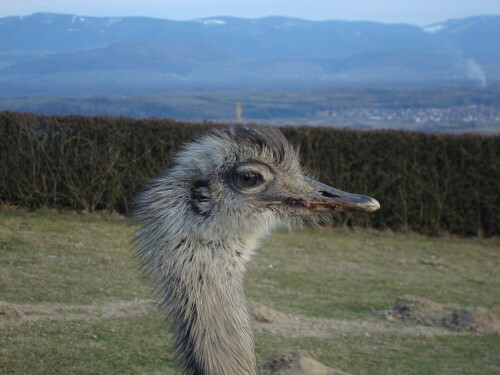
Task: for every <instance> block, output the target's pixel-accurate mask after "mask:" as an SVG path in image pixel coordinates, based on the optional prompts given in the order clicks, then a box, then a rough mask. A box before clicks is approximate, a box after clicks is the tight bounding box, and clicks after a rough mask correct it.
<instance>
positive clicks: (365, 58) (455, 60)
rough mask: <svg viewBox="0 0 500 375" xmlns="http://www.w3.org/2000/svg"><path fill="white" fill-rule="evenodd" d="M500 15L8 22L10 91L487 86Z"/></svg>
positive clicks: (5, 48)
mask: <svg viewBox="0 0 500 375" xmlns="http://www.w3.org/2000/svg"><path fill="white" fill-rule="evenodd" d="M499 37H500V16H478V17H470V18H464V19H453V20H449V21H446V22H442V23H439V24H433V25H429V26H426V27H418V26H413V25H407V24H383V23H375V22H348V21H307V20H302V19H295V18H286V17H266V18H260V19H243V18H234V17H212V18H205V19H197V20H192V21H171V20H165V19H154V18H143V17H123V18H96V17H83V16H76V15H62V14H49V13H36V14H33V15H31V16H25V17H17V16H16V17H14V16H13V17H6V18H1V19H0V96H2V97H13V96H41V95H43V96H47V95H61V94H64V95H68V94H70V95H79V94H82V95H83V94H96V93H99V94H106V93H114V94H116V93H120V94H129V93H138V92H155V91H156V92H158V91H162V90H176V89H183V88H186V89H209V88H235V89H245V90H249V89H259V88H274V89H286V88H288V87H293V88H311V87H314V88H326V87H343V86H351V87H370V86H376V87H380V86H388V87H394V86H405V85H406V86H439V85H450V84H451V85H457V86H458V85H469V86H474V85H477V86H484V85H489V84H498V83H499V82H500V43H498V39H499Z"/></svg>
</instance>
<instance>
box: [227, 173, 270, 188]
mask: <svg viewBox="0 0 500 375" xmlns="http://www.w3.org/2000/svg"><path fill="white" fill-rule="evenodd" d="M234 181H235V182H236V185H238V187H241V188H252V187H256V186H259V185H260V184H262V183H263V182H264V179H263V178H262V175H261V174H260V173H258V172H254V171H249V170H244V171H236V172H235V174H234Z"/></svg>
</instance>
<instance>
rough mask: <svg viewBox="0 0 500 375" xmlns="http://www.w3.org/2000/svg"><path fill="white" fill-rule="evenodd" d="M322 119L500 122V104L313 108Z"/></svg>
mask: <svg viewBox="0 0 500 375" xmlns="http://www.w3.org/2000/svg"><path fill="white" fill-rule="evenodd" d="M315 117H317V118H321V119H331V120H333V121H335V120H336V119H338V120H355V121H394V122H414V123H457V122H499V123H500V106H494V105H483V104H472V105H467V106H459V107H450V108H433V107H429V108H401V109H381V108H356V109H350V110H345V111H336V110H323V111H316V113H315Z"/></svg>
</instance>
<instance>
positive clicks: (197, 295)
mask: <svg viewBox="0 0 500 375" xmlns="http://www.w3.org/2000/svg"><path fill="white" fill-rule="evenodd" d="M218 232H219V233H218V234H219V237H217V236H214V233H210V232H209V233H200V232H196V231H195V230H193V231H187V232H186V234H185V236H184V238H183V239H182V240H180V242H179V243H178V244H176V245H175V246H170V247H169V248H167V249H164V250H166V253H165V264H168V266H166V267H164V268H163V271H164V272H162V276H161V278H162V280H161V284H162V285H161V286H162V287H161V289H162V295H161V297H160V302H161V304H162V305H163V307H164V308H165V309H166V311H167V314H168V315H169V318H170V319H171V321H172V325H173V328H174V330H176V332H175V334H176V346H177V350H178V356H179V359H180V361H181V363H182V364H183V365H184V374H186V375H187V374H189V375H191V374H196V375H235V374H238V375H256V374H257V366H256V359H255V352H254V337H253V329H252V322H251V315H250V312H249V305H248V302H247V300H246V298H245V295H244V290H243V285H244V276H245V271H246V264H247V262H248V261H249V260H250V257H251V254H252V252H253V249H254V248H255V246H256V241H257V239H258V237H260V234H261V233H259V232H261V231H259V230H255V229H254V230H253V231H252V233H246V234H245V233H241V232H240V233H237V234H235V235H232V234H230V233H225V234H222V233H220V231H218ZM224 232H228V231H227V228H226V230H225V231H224ZM208 238H212V239H211V240H208ZM214 238H219V239H217V240H214Z"/></svg>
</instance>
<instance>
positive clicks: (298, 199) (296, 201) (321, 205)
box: [269, 177, 380, 216]
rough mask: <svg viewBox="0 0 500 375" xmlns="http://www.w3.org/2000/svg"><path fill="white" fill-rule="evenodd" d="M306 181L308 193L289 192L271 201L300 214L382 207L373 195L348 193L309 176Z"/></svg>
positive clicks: (370, 210)
mask: <svg viewBox="0 0 500 375" xmlns="http://www.w3.org/2000/svg"><path fill="white" fill-rule="evenodd" d="M304 182H305V184H306V186H307V190H308V192H307V193H305V194H300V195H295V194H288V195H287V196H285V197H283V198H281V199H279V200H274V201H273V202H269V203H270V204H278V205H287V206H291V207H292V208H293V210H292V211H293V215H300V216H302V215H313V214H319V213H332V212H350V211H360V212H375V211H377V210H378V209H379V208H380V203H378V201H377V200H376V199H373V198H371V197H367V196H365V195H358V194H352V193H347V192H345V191H342V190H339V189H335V188H333V187H331V186H328V185H325V184H322V183H321V182H318V181H315V180H312V179H310V178H307V177H304Z"/></svg>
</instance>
